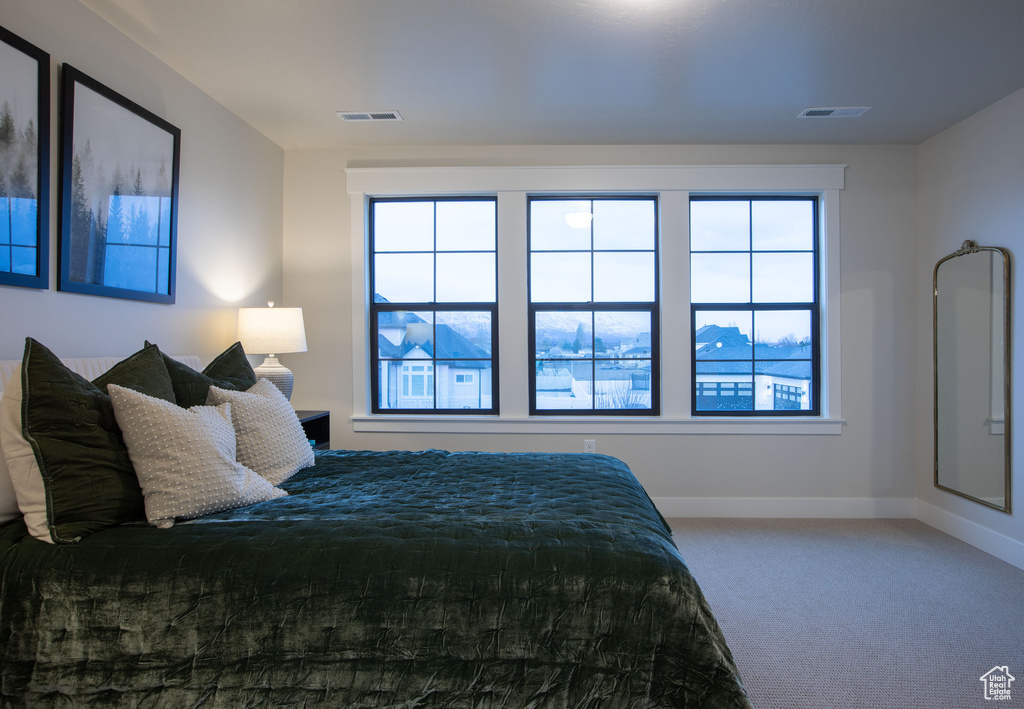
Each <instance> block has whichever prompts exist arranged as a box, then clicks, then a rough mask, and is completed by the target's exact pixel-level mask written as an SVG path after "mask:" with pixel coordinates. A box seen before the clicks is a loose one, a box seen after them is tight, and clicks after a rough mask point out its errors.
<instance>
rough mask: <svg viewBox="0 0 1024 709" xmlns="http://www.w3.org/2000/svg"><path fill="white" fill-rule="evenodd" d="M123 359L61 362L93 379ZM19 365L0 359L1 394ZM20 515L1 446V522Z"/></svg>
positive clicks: (197, 364)
mask: <svg viewBox="0 0 1024 709" xmlns="http://www.w3.org/2000/svg"><path fill="white" fill-rule="evenodd" d="M172 356H173V357H174V359H176V360H178V361H179V362H182V363H184V364H187V365H188V366H189V367H192V368H193V369H202V360H200V358H199V357H196V356H195V355H182V356H179V355H172ZM122 359H123V357H78V358H73V359H61V362H63V363H64V365H65V366H66V367H67V368H68V369H70V370H71V371H73V372H75V373H77V374H81V375H82V376H83V377H85V378H86V379H89V380H93V379H95V378H96V377H98V376H99V375H101V374H103V373H104V372H105V371H107V370H108V369H110V368H111V367H113V366H114V365H115V364H117V363H118V362H120V361H121V360H122ZM19 366H21V360H20V359H6V360H0V396H3V393H4V389H5V388H6V386H7V380H8V379H10V378H11V376H13V375H14V373H15V372H16V371H18V367H19ZM20 515H21V511H20V510H19V509H18V499H17V498H16V497H15V495H14V487H13V486H12V485H11V476H10V473H8V472H7V463H6V461H5V460H4V455H3V449H2V448H0V524H2V523H3V522H8V521H10V520H12V519H17V518H18V517H19V516H20Z"/></svg>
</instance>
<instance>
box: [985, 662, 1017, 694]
mask: <svg viewBox="0 0 1024 709" xmlns="http://www.w3.org/2000/svg"><path fill="white" fill-rule="evenodd" d="M978 679H979V680H981V681H982V682H984V683H985V689H984V692H985V699H992V700H1003V701H1006V700H1008V699H1010V683H1011V682H1013V681H1014V680H1015V679H1017V678H1016V677H1014V676H1013V675H1011V674H1010V668H1009V667H1008V666H1006V665H996V666H995V667H993V668H992V669H991V670H989V671H988V672H986V673H985V674H983V675H982V676H981V677H979V678H978Z"/></svg>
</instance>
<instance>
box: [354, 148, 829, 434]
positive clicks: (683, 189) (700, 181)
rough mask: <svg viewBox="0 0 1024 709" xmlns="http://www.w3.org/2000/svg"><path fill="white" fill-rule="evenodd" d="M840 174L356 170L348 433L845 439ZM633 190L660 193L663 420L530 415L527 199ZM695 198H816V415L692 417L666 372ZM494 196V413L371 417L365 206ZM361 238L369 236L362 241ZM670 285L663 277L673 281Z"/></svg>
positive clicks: (685, 317)
mask: <svg viewBox="0 0 1024 709" xmlns="http://www.w3.org/2000/svg"><path fill="white" fill-rule="evenodd" d="M845 169H846V166H845V165H690V166H627V167H350V168H347V169H346V170H345V172H346V176H347V183H348V187H347V189H348V193H349V198H350V200H351V205H352V209H351V215H352V216H351V234H352V235H353V238H352V240H351V245H352V385H353V386H352V390H353V402H352V403H353V408H352V411H353V415H352V427H353V431H356V432H386V433H547V434H581V433H604V434H612V433H622V434H672V435H679V434H758V435H760V434H797V435H802V434H812V435H813V434H828V435H836V434H840V433H842V429H843V424H844V420H843V418H842V392H841V390H840V385H841V382H842V370H841V362H840V344H841V340H840V334H839V333H840V331H841V327H840V325H841V323H840V315H841V313H840V310H841V308H840V284H839V224H840V219H839V195H840V191H841V190H842V189H844V186H845ZM603 192H604V193H614V194H623V193H629V192H638V193H644V194H657V195H658V196H659V217H660V220H661V223H660V226H659V234H660V236H661V243H660V244H659V249H660V251H659V254H660V255H659V263H660V265H661V269H662V277H661V279H660V280H661V287H662V292H661V297H660V304H661V320H662V326H661V333H662V336H661V347H662V356H661V362H662V376H661V386H662V397H661V399H662V407H661V408H662V411H661V415H660V416H653V417H646V416H645V417H605V416H586V417H578V418H577V417H552V416H534V417H531V416H529V415H528V411H529V402H528V394H527V387H528V381H527V371H526V367H525V366H524V365H523V363H524V362H525V361H526V357H527V353H526V352H524V351H522V350H523V342H524V341H525V337H526V331H527V292H526V288H527V284H526V259H527V253H526V218H527V217H526V197H527V195H528V194H529V195H535V194H570V193H581V194H582V193H586V194H599V193H603ZM690 193H714V194H729V193H736V194H746V195H750V194H759V193H761V194H778V193H799V194H806V195H814V196H818V197H820V199H821V210H820V220H821V221H820V224H819V226H820V228H821V232H822V234H823V235H824V238H823V239H822V243H821V244H820V250H819V265H820V274H821V284H820V287H821V293H820V298H821V305H822V310H823V312H824V314H825V317H824V318H823V321H822V328H821V366H822V372H821V381H822V391H821V412H822V414H821V416H818V417H802V416H794V417H785V418H773V419H759V418H756V417H742V418H740V417H737V418H727V417H726V418H723V417H707V418H703V417H693V416H691V415H690V380H689V361H687V362H686V363H685V364H686V366H680V367H666V366H665V364H666V363H668V362H671V361H672V360H671V358H670V357H667V356H666V355H665V353H668V352H673V351H678V352H687V351H688V350H689V327H690V322H689V318H690V299H689V292H690V283H689V198H690ZM458 194H466V195H497V198H498V303H499V312H500V317H499V331H498V342H499V351H498V362H499V364H498V371H499V376H500V382H499V387H500V392H501V401H500V402H499V409H500V411H501V413H500V415H498V416H442V415H436V414H424V415H422V416H420V415H417V416H395V415H390V414H375V415H374V414H370V413H368V412H369V411H370V401H369V396H370V387H369V385H368V384H369V377H370V376H373V375H372V373H371V372H370V371H369V370H368V367H369V362H370V352H369V346H370V343H369V342H367V340H368V338H367V333H368V322H369V300H368V296H369V293H368V288H369V265H368V260H367V245H368V243H369V234H368V225H369V220H368V203H369V198H370V197H397V196H416V195H423V196H447V195H458ZM358 235H362V238H357V236H358ZM666 276H668V277H666Z"/></svg>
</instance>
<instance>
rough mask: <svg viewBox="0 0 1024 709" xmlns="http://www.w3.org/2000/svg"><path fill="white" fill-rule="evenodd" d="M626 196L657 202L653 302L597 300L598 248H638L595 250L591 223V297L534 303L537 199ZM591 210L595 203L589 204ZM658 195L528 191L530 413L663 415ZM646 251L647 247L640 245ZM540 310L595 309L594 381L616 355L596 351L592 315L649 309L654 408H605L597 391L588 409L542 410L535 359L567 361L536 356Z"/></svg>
mask: <svg viewBox="0 0 1024 709" xmlns="http://www.w3.org/2000/svg"><path fill="white" fill-rule="evenodd" d="M622 200H638V201H641V200H642V201H650V202H653V205H654V248H653V254H654V299H653V301H651V302H636V301H632V302H631V301H626V302H607V301H602V302H596V301H594V299H593V294H594V278H593V273H594V270H593V269H594V261H593V255H594V253H597V252H598V251H601V252H616V251H622V252H636V251H640V250H637V249H599V250H595V249H594V231H593V224H591V231H590V254H591V263H590V268H591V279H590V289H591V291H590V294H591V299H590V301H588V302H578V301H561V302H543V303H534V302H533V299H532V295H531V294H532V292H533V288H532V281H533V273H532V269H533V263H532V262H533V259H532V258H531V257H532V255H533V253H534V251H533V248H532V244H533V234H532V221H533V220H532V218H531V214H532V212H531V206H532V204H533V203H534V202H540V201H591V202H595V201H622ZM591 210H593V206H591ZM659 215H660V195H658V194H591V193H587V194H579V193H568V194H543V195H528V196H527V200H526V302H527V313H528V315H527V347H528V351H527V353H526V356H527V369H528V372H529V415H530V416H573V417H577V416H579V417H587V416H605V417H607V416H638V417H645V418H650V417H657V416H660V415H661V335H660V322H661V283H660V274H661V268H660V260H661V229H660V216H659ZM642 251H643V252H646V251H647V250H646V249H643V250H642ZM573 252H579V250H573ZM538 253H552V252H551V251H549V250H543V251H538ZM539 312H585V313H591V317H592V322H591V325H592V326H591V331H590V332H591V342H590V349H591V352H592V353H593V354H592V355H591V357H590V360H589V361H590V364H591V382H596V369H597V365H598V363H599V362H601V361H603V360H611V359H615V358H599V357H597V356H595V355H596V340H597V338H598V333H597V330H596V328H594V327H593V317H594V316H595V315H596V314H597V313H600V312H647V313H649V314H650V320H651V333H650V335H651V355H650V362H651V370H650V381H649V388H650V392H651V406H650V408H642V409H631V408H617V409H602V408H597V396H596V392H594V395H593V396H592V402H591V408H589V409H577V408H570V409H539V408H538V407H537V363H538V362H539V361H565V360H559V359H557V358H551V359H548V358H538V357H537V314H538V313H539Z"/></svg>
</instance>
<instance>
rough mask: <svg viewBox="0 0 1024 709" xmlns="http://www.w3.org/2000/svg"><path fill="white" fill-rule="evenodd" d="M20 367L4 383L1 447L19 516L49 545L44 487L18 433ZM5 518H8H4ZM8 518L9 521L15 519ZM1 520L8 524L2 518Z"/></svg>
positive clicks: (29, 447)
mask: <svg viewBox="0 0 1024 709" xmlns="http://www.w3.org/2000/svg"><path fill="white" fill-rule="evenodd" d="M22 398H23V397H22V386H21V365H18V368H17V369H16V370H15V372H14V374H13V375H11V378H10V379H9V380H8V381H7V387H6V388H5V389H4V396H3V399H2V400H0V447H3V450H4V458H6V459H7V469H8V470H9V471H10V475H11V485H12V487H13V488H14V492H15V493H16V495H17V500H18V508H19V511H18V514H22V515H24V517H25V526H26V527H28V531H29V534H31V535H32V536H33V537H35V538H36V539H42V540H43V541H47V542H51V543H52V541H53V540H51V539H50V527H49V525H48V524H47V521H46V487H45V486H44V485H43V475H42V473H40V472H39V463H38V462H36V454H35V451H33V450H32V444H30V443H29V442H28V441H26V440H25V436H24V435H23V434H22V432H21V402H22ZM5 517H8V516H7V515H5ZM16 517H17V515H15V516H14V517H8V519H15V518H16ZM3 521H7V519H4V520H3Z"/></svg>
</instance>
